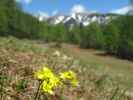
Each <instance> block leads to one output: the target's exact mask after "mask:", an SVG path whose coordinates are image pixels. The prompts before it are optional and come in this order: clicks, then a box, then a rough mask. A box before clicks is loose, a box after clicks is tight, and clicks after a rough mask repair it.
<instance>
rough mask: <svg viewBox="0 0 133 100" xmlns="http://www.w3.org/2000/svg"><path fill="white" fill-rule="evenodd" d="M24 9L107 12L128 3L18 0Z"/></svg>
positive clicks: (50, 13) (118, 0)
mask: <svg viewBox="0 0 133 100" xmlns="http://www.w3.org/2000/svg"><path fill="white" fill-rule="evenodd" d="M18 1H19V2H20V3H21V4H22V7H23V9H24V10H25V11H27V12H30V13H33V14H36V13H38V11H40V12H43V13H45V14H48V15H53V14H56V13H61V14H69V13H70V12H72V11H78V10H81V11H88V12H89V11H90V12H91V11H97V12H101V13H107V12H110V11H112V10H115V9H120V8H122V7H125V6H127V5H128V0H18Z"/></svg>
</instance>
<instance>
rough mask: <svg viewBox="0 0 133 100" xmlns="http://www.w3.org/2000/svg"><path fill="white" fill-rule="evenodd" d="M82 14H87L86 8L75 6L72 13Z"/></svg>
mask: <svg viewBox="0 0 133 100" xmlns="http://www.w3.org/2000/svg"><path fill="white" fill-rule="evenodd" d="M82 12H86V8H85V7H84V6H83V5H80V4H76V5H74V6H73V7H72V9H71V13H82Z"/></svg>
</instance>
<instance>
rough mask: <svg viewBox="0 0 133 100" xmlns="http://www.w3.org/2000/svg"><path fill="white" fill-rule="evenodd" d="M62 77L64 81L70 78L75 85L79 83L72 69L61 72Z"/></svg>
mask: <svg viewBox="0 0 133 100" xmlns="http://www.w3.org/2000/svg"><path fill="white" fill-rule="evenodd" d="M60 78H61V79H62V80H63V81H67V80H69V81H70V82H71V84H72V85H73V86H77V85H78V81H77V79H76V75H75V73H74V72H72V71H66V72H63V73H60Z"/></svg>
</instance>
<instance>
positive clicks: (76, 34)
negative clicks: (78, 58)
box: [0, 0, 133, 59]
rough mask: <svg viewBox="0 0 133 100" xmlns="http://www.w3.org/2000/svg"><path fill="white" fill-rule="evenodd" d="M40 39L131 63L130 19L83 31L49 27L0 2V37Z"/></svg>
mask: <svg viewBox="0 0 133 100" xmlns="http://www.w3.org/2000/svg"><path fill="white" fill-rule="evenodd" d="M9 35H13V36H15V37H18V38H29V39H41V40H44V41H46V42H51V41H54V42H58V43H62V42H66V43H73V44H78V45H80V47H82V48H95V49H100V50H104V51H106V52H107V53H109V54H113V55H117V56H119V57H122V58H129V59H133V16H130V15H125V16H117V18H115V19H113V20H111V21H110V22H109V23H105V24H99V23H97V22H93V23H91V24H89V25H88V26H86V27H83V26H81V25H75V26H74V27H73V28H72V29H69V28H68V27H66V26H65V25H64V24H61V23H60V24H58V25H50V24H49V23H47V22H46V21H43V22H40V21H39V20H38V19H37V18H36V17H34V16H32V15H31V14H28V13H26V12H24V11H23V9H22V8H21V6H20V4H18V3H16V2H15V0H1V2H0V36H9Z"/></svg>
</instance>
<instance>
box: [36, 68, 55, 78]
mask: <svg viewBox="0 0 133 100" xmlns="http://www.w3.org/2000/svg"><path fill="white" fill-rule="evenodd" d="M35 76H36V77H37V79H39V80H44V79H46V78H49V77H53V76H54V74H53V73H52V71H51V70H50V69H49V68H47V67H43V69H41V70H39V71H37V72H36V73H35Z"/></svg>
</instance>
